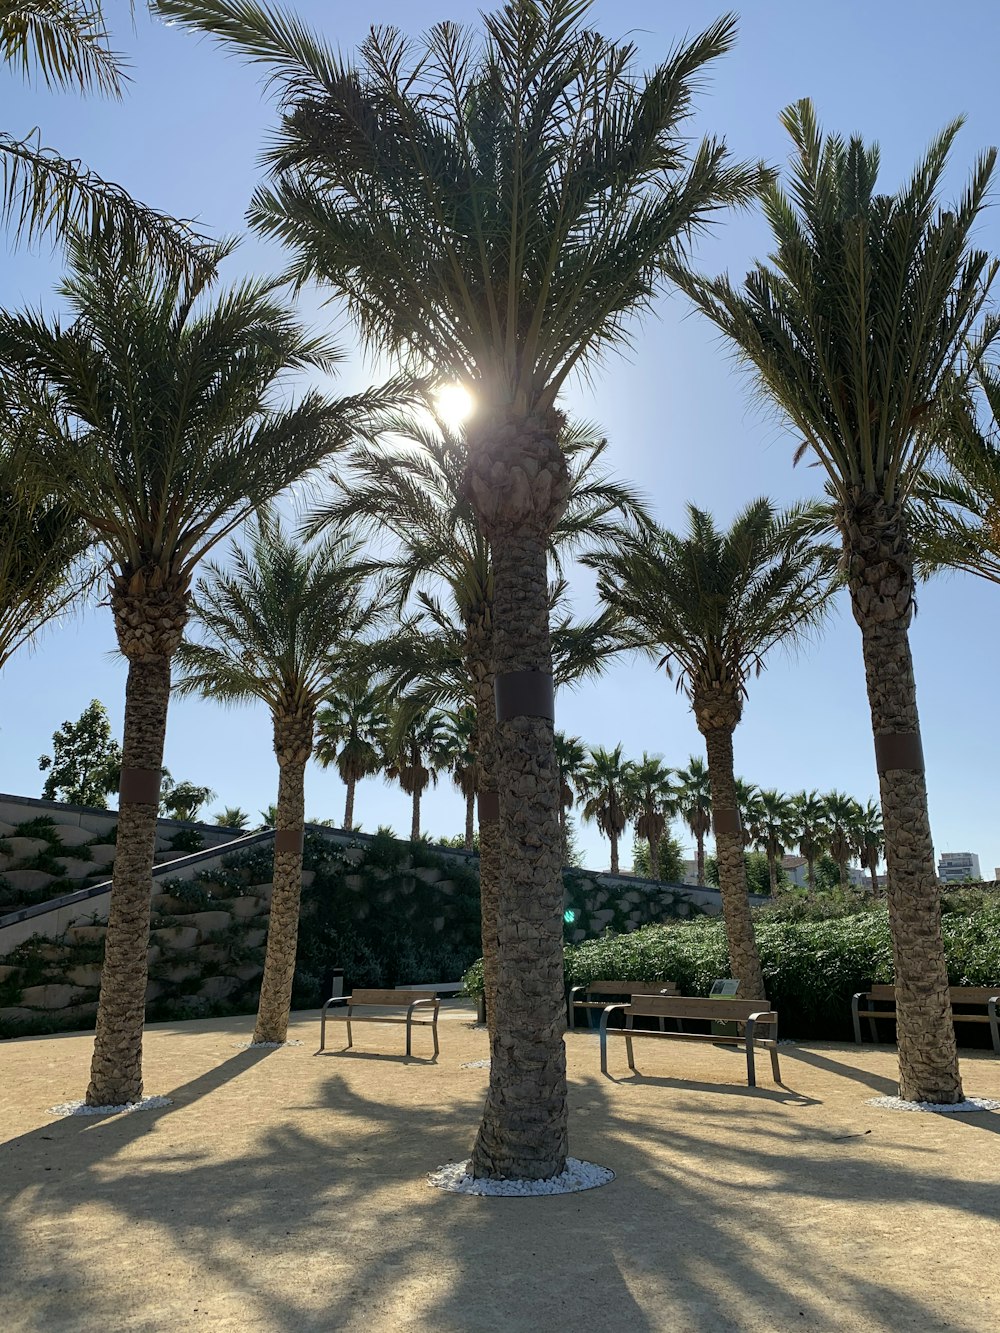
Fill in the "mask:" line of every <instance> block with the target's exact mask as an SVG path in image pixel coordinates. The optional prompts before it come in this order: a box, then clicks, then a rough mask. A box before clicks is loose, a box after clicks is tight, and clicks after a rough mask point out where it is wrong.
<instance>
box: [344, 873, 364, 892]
mask: <svg viewBox="0 0 1000 1333" xmlns="http://www.w3.org/2000/svg"><path fill="white" fill-rule="evenodd" d="M344 884H345V885H346V887H347V888H349V889H351V890H353V892H355V893H359V892H360V891H361V890H362V889H363V888H364V887H365V879H364V876H363V875H345V876H344Z"/></svg>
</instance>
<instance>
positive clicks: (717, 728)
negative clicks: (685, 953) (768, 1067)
mask: <svg viewBox="0 0 1000 1333" xmlns="http://www.w3.org/2000/svg"><path fill="white" fill-rule="evenodd" d="M728 712H729V710H727V709H725V708H724V707H723V708H719V707H713V706H711V705H709V706H707V707H706V708H703V709H701V710H699V711H698V714H697V716H698V727H699V730H700V731H701V733H702V735H703V736H704V737H705V750H706V753H707V755H708V782H709V787H710V788H711V792H712V814H713V819H714V821H715V856H716V861H717V862H718V866H719V891H720V893H721V895H722V914H723V918H724V921H725V927H726V940H727V943H728V945H729V963H730V966H731V967H732V969H733V976H734V977H736V978H737V979H738V980H739V983H740V998H741V999H744V1000H763V999H764V998H765V997H766V991H765V989H764V976H763V973H762V972H761V968H760V957H759V956H758V953H757V939H756V936H755V934H754V928H753V917H752V916H751V915H750V900H749V898H748V896H747V871H746V861H745V860H744V856H743V835H742V831H741V829H740V823H739V807H738V806H737V802H736V772H735V768H734V765H733V729H734V727H735V722H734V723H733V725H732V726H726V725H718V723H719V722H720V721H722V722H724V721H726V720H728V719H727V718H726V717H724V716H723V715H724V714H726V713H728ZM736 718H737V720H738V718H739V713H738V711H737V712H736ZM713 722H715V723H716V725H712V723H713Z"/></svg>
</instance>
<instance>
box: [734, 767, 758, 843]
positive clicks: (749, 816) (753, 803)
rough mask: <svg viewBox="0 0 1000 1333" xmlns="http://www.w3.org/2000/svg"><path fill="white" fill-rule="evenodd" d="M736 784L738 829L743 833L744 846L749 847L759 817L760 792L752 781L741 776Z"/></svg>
mask: <svg viewBox="0 0 1000 1333" xmlns="http://www.w3.org/2000/svg"><path fill="white" fill-rule="evenodd" d="M735 786H736V809H737V810H738V811H739V815H740V830H741V832H742V834H743V846H744V848H747V847H750V846H751V845H752V843H753V840H754V837H755V834H754V829H755V828H756V827H757V825H758V824H759V822H760V818H761V793H760V788H759V787H757V786H755V785H754V783H752V782H746V781H745V780H744V779H743V778H737V779H736V782H735Z"/></svg>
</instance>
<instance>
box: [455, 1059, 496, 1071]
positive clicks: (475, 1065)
mask: <svg viewBox="0 0 1000 1333" xmlns="http://www.w3.org/2000/svg"><path fill="white" fill-rule="evenodd" d="M458 1067H459V1069H489V1067H490V1061H489V1060H466V1062H465V1064H464V1065H459V1066H458Z"/></svg>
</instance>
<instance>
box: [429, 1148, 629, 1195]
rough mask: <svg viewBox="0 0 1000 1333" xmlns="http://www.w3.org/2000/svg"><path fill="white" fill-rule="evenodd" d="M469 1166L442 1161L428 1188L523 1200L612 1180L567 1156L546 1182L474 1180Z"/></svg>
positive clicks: (599, 1169) (573, 1191)
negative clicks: (556, 1171) (561, 1167)
mask: <svg viewBox="0 0 1000 1333" xmlns="http://www.w3.org/2000/svg"><path fill="white" fill-rule="evenodd" d="M471 1166H472V1162H471V1161H467V1162H446V1163H445V1164H444V1166H439V1167H438V1169H437V1170H436V1171H432V1172H431V1173H430V1174H429V1175H428V1177H427V1183H428V1185H430V1186H431V1188H432V1189H439V1190H447V1191H448V1192H449V1193H451V1194H478V1195H480V1196H489V1197H491V1198H516V1199H524V1198H529V1197H531V1196H538V1195H543V1194H577V1193H579V1192H580V1191H581V1190H593V1189H598V1188H599V1187H600V1186H601V1185H610V1183H611V1181H612V1180H614V1178H615V1173H614V1172H613V1171H612V1170H611V1169H610V1168H609V1167H606V1166H595V1165H594V1163H593V1162H581V1161H580V1160H579V1158H577V1157H567V1158H566V1169H565V1170H564V1171H562V1172H561V1173H560V1174H559V1175H558V1176H549V1178H548V1180H476V1179H475V1178H474V1177H473V1176H471V1175H470V1174H469V1170H470V1167H471Z"/></svg>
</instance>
